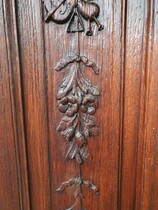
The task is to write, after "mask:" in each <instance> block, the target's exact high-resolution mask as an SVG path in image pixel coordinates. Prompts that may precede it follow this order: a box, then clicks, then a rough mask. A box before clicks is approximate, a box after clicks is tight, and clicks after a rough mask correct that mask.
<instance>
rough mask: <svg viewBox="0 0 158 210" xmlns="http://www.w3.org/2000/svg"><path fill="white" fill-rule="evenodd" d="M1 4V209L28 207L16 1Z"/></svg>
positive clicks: (25, 208) (19, 209)
mask: <svg viewBox="0 0 158 210" xmlns="http://www.w3.org/2000/svg"><path fill="white" fill-rule="evenodd" d="M0 4H1V5H0V8H1V9H0V16H1V23H0V28H1V30H0V31H1V38H0V40H1V52H3V53H2V56H1V58H0V60H1V61H0V63H1V73H0V74H1V76H0V77H1V84H0V92H1V93H0V95H1V99H0V101H1V108H0V110H1V111H0V113H1V114H0V117H1V120H0V122H1V124H0V127H1V134H0V136H1V146H0V148H1V152H0V154H1V157H0V160H1V165H0V168H1V169H0V170H1V173H0V174H1V178H0V180H1V184H0V188H1V191H0V192H1V195H0V198H1V199H2V200H1V201H0V209H4V210H10V209H16V210H21V209H23V210H29V209H30V207H29V189H28V176H27V161H26V147H25V146H26V145H25V136H24V135H25V134H24V121H23V108H22V96H21V77H20V65H19V51H18V38H17V26H16V11H15V4H14V1H7V2H6V1H1V2H0Z"/></svg>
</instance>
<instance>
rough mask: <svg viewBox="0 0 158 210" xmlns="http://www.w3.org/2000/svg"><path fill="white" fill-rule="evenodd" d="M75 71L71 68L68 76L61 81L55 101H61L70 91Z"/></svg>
mask: <svg viewBox="0 0 158 210" xmlns="http://www.w3.org/2000/svg"><path fill="white" fill-rule="evenodd" d="M75 73H76V71H75V69H74V68H73V66H72V67H71V68H70V70H69V73H68V75H67V76H66V77H65V78H64V79H63V81H62V83H61V86H60V88H59V91H58V93H57V99H61V98H63V97H64V96H66V95H67V94H68V93H69V92H70V90H71V89H72V85H73V80H74V76H75Z"/></svg>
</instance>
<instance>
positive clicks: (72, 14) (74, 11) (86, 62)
mask: <svg viewBox="0 0 158 210" xmlns="http://www.w3.org/2000/svg"><path fill="white" fill-rule="evenodd" d="M44 7H45V11H46V17H45V21H46V22H49V21H53V22H55V23H57V24H67V32H68V33H76V32H77V33H80V32H84V31H85V30H86V35H87V36H92V35H93V31H92V27H91V24H92V22H95V23H96V26H97V28H98V30H99V31H101V30H103V28H104V27H103V25H101V24H100V22H99V21H98V19H97V18H98V16H99V13H100V8H99V6H98V4H96V3H94V2H91V1H86V0H62V1H61V2H60V3H58V4H57V5H55V3H54V1H50V0H45V1H44ZM85 22H87V27H86V29H85ZM79 41H80V40H79V39H78V42H79ZM79 44H80V43H77V46H78V45H79ZM83 66H84V67H85V68H88V69H91V70H92V71H93V72H94V75H98V74H99V68H98V66H97V64H96V63H95V62H94V61H92V60H91V59H89V58H88V57H85V56H83V55H82V54H81V53H80V50H79V52H78V54H74V55H73V56H65V57H64V58H63V59H62V60H61V61H59V63H58V64H57V65H56V67H55V70H56V71H58V72H60V71H62V70H63V69H65V68H66V69H67V71H66V75H65V77H64V78H63V80H62V81H61V84H59V88H58V92H57V104H58V109H59V112H61V113H62V115H63V116H62V118H61V120H60V122H59V124H58V127H57V132H59V133H60V134H61V136H62V137H63V139H65V141H66V142H67V144H68V147H67V151H66V154H65V158H66V159H67V160H71V161H75V162H76V164H77V165H78V168H79V174H78V177H70V179H69V180H67V181H64V182H63V183H61V184H60V187H59V188H58V189H57V190H56V191H57V192H63V191H64V190H65V189H66V188H69V187H72V186H73V187H74V203H73V204H72V206H71V207H70V208H68V209H67V210H71V209H75V207H76V206H80V209H82V210H85V208H84V204H83V199H84V196H83V193H82V188H83V186H87V187H89V188H90V189H91V190H93V191H94V192H95V193H96V194H98V193H99V189H98V186H97V185H95V184H93V183H92V182H91V181H90V180H84V178H83V177H82V164H83V163H84V161H85V160H86V159H87V158H89V157H90V153H89V150H88V141H89V139H90V137H92V136H98V135H99V123H98V122H97V119H96V118H95V113H96V111H97V109H98V99H99V98H98V97H99V95H100V90H99V88H98V87H97V86H96V85H95V84H93V83H92V82H91V81H90V79H89V78H87V76H86V75H85V73H84V69H85V68H83Z"/></svg>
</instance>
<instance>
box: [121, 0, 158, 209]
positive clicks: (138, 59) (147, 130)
mask: <svg viewBox="0 0 158 210" xmlns="http://www.w3.org/2000/svg"><path fill="white" fill-rule="evenodd" d="M156 5H157V4H156V1H147V2H144V1H141V0H140V1H127V2H126V8H127V9H126V16H125V17H126V20H125V22H126V26H125V55H124V57H125V67H124V68H125V69H124V72H125V73H124V113H123V142H122V175H121V186H122V187H121V207H120V208H121V209H126V210H131V209H136V210H139V209H142V210H144V209H151V210H152V209H157V199H156V197H155V198H154V194H155V193H156V192H157V191H156V190H157V188H156V185H157V181H156V166H155V168H154V169H153V168H152V165H153V164H154V163H153V162H152V161H154V160H156V147H157V146H156V145H157V143H156V142H157V137H156V135H157V119H158V117H157V116H158V115H157V98H156V97H157V96H156V89H157V76H158V75H157V70H156V69H157V68H158V66H157V62H156V60H154V57H152V55H154V56H156V51H155V52H154V50H153V49H154V48H153V47H152V46H154V45H153V43H154V42H155V43H156V39H155V37H156V36H154V34H155V33H156V31H155V30H154V29H153V28H155V23H156V12H155V11H156ZM151 62H152V64H153V65H154V66H153V65H152V64H151ZM149 72H150V73H149ZM153 75H154V77H152V76H153ZM152 78H154V79H153V82H152V83H151V82H149V81H151V80H152ZM151 107H152V108H151ZM149 110H150V111H149ZM148 111H149V112H150V113H149V112H148ZM153 112H154V113H155V114H154V113H153ZM149 119H150V120H149ZM152 129H154V131H155V133H153V132H152ZM151 145H152V146H151ZM151 147H152V148H153V149H151ZM147 154H148V155H149V157H148V158H149V159H148V158H147V156H148V155H147ZM154 154H155V156H154V158H155V159H152V157H153V155H154ZM152 175H153V177H152ZM146 177H148V178H147V179H146ZM149 177H150V178H149ZM149 180H150V181H149ZM151 186H155V188H154V187H153V188H152V187H151Z"/></svg>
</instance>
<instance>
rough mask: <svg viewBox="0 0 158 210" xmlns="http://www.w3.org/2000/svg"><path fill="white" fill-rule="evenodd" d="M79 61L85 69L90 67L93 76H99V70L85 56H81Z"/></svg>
mask: <svg viewBox="0 0 158 210" xmlns="http://www.w3.org/2000/svg"><path fill="white" fill-rule="evenodd" d="M81 60H82V62H83V63H84V64H85V65H86V66H87V67H91V68H92V69H93V71H94V73H95V74H99V71H100V69H99V67H98V66H97V65H96V64H95V63H94V62H93V61H91V60H89V59H88V58H87V57H85V56H81Z"/></svg>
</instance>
